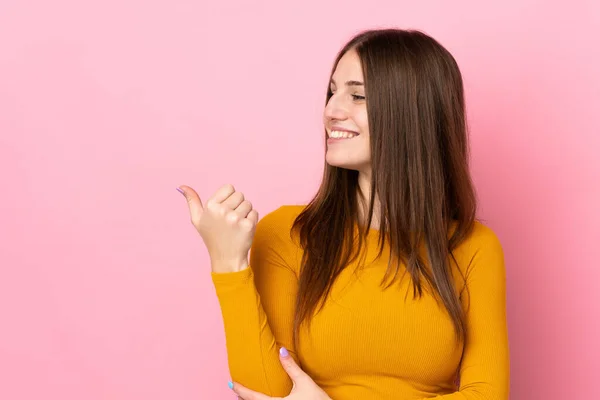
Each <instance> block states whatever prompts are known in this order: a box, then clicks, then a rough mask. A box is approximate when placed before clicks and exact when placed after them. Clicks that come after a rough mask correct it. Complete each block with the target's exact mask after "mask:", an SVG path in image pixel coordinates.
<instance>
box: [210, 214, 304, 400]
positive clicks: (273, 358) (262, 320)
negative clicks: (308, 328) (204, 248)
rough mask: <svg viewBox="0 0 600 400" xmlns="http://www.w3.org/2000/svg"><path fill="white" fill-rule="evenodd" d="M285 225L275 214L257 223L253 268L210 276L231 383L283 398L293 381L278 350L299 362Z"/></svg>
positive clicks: (292, 275) (293, 277)
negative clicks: (282, 350)
mask: <svg viewBox="0 0 600 400" xmlns="http://www.w3.org/2000/svg"><path fill="white" fill-rule="evenodd" d="M280 222H281V221H279V219H278V218H277V215H276V214H274V213H271V214H267V215H266V216H265V217H264V218H263V219H261V220H260V221H259V222H258V224H257V227H256V232H255V235H254V240H253V243H252V248H251V250H250V261H249V268H246V269H244V270H242V271H239V272H233V273H214V272H213V273H212V275H211V276H212V280H213V284H214V286H215V289H216V293H217V297H218V300H219V304H220V307H221V313H222V316H223V323H224V327H225V340H226V346H227V358H228V363H229V372H230V374H231V378H232V380H233V381H235V382H239V383H241V384H242V385H244V386H246V387H247V388H249V389H252V390H255V391H258V392H261V393H264V394H267V395H269V396H281V397H283V396H287V395H288V394H289V393H290V391H291V389H292V381H291V380H290V378H289V377H288V375H287V374H286V372H285V370H284V369H283V367H282V366H281V363H280V361H279V348H280V347H281V346H284V347H285V348H286V349H288V351H289V352H290V354H291V355H292V357H294V359H295V360H296V361H297V360H298V358H297V355H296V352H295V348H294V346H293V340H292V326H293V318H294V307H295V300H296V293H297V286H298V278H297V275H296V272H295V270H294V269H293V268H292V266H291V265H290V264H291V263H290V259H291V257H290V250H289V248H290V246H289V240H286V238H288V237H289V230H286V227H285V224H283V226H282V224H281V223H280Z"/></svg>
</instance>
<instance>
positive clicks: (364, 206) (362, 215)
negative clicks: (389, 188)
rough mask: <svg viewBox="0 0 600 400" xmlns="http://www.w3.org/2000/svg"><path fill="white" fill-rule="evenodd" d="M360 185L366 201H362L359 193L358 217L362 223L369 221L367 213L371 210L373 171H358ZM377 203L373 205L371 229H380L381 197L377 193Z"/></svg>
mask: <svg viewBox="0 0 600 400" xmlns="http://www.w3.org/2000/svg"><path fill="white" fill-rule="evenodd" d="M358 187H359V189H360V191H361V193H362V194H363V196H364V198H365V200H366V201H365V202H364V203H362V202H361V199H360V195H359V193H357V196H359V197H358V204H359V207H358V219H359V222H360V223H361V224H362V225H365V224H366V223H367V214H368V212H369V203H370V201H371V173H370V172H363V171H360V172H359V173H358ZM375 196H376V197H375V204H374V206H373V219H372V221H371V226H370V227H369V228H371V229H379V218H380V216H381V203H380V202H379V198H378V197H377V195H375Z"/></svg>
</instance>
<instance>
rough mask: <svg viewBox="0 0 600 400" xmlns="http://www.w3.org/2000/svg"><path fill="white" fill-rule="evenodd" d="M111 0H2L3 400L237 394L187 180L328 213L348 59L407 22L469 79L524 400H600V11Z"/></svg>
mask: <svg viewBox="0 0 600 400" xmlns="http://www.w3.org/2000/svg"><path fill="white" fill-rule="evenodd" d="M93 3H94V4H92V2H88V1H76V0H71V1H67V0H55V1H52V2H50V1H40V0H38V1H25V0H2V2H1V3H0V187H1V190H2V192H1V196H0V324H1V327H0V398H1V399H7V400H14V399H32V400H33V399H36V400H37V399H61V400H74V399H78V400H79V399H86V400H96V399H112V400H121V399H123V400H131V399H144V400H155V399H178V400H184V399H190V400H191V399H233V398H234V397H233V395H232V393H231V392H230V391H229V389H228V388H227V380H228V378H229V376H228V372H227V365H226V353H225V344H224V337H223V330H222V329H223V327H222V322H221V316H220V311H219V308H218V303H217V300H216V297H215V295H214V289H213V287H212V283H211V282H210V276H209V266H208V265H207V261H208V258H207V254H206V252H205V250H204V247H203V244H202V242H201V240H200V238H199V236H198V235H197V234H196V233H195V231H194V230H193V227H192V226H191V224H190V222H189V217H188V214H187V208H186V205H185V202H184V199H183V198H182V197H181V195H180V194H179V193H177V192H176V191H175V187H176V186H177V185H180V184H184V183H185V184H189V185H192V186H194V187H196V188H197V189H198V191H199V192H200V194H201V196H203V197H204V198H206V197H208V196H209V195H211V194H212V192H213V191H214V190H215V189H216V188H217V187H219V186H220V185H222V184H224V183H228V182H231V183H233V184H235V185H236V187H237V188H238V189H240V190H242V191H244V192H245V194H246V196H247V197H248V198H249V199H251V200H252V201H253V203H254V205H255V206H256V208H257V209H258V210H259V212H260V213H261V215H265V214H266V213H267V212H269V211H271V210H273V209H274V208H276V207H278V206H279V205H281V204H285V203H289V204H291V203H305V202H306V201H308V200H309V198H310V197H311V196H312V194H313V193H314V191H315V189H316V187H317V185H318V183H319V179H320V176H321V168H322V159H323V147H322V136H321V135H322V130H321V112H322V107H323V99H324V90H325V87H326V80H327V78H328V72H329V69H330V66H331V62H332V60H333V58H334V56H335V53H336V52H337V50H338V49H339V48H340V47H341V45H342V44H343V43H344V42H345V41H346V40H347V39H349V38H350V36H351V35H352V34H354V33H355V32H357V31H358V30H361V29H364V28H372V27H390V26H397V27H403V28H419V29H422V30H424V31H426V32H428V33H429V34H431V35H433V36H434V37H436V38H437V39H438V40H439V41H441V42H442V43H443V44H444V45H445V46H446V47H447V48H448V49H449V50H450V51H451V52H452V53H453V54H454V55H455V57H456V59H457V60H458V63H459V65H460V66H461V69H462V72H463V75H464V78H465V84H466V92H467V99H468V111H469V119H470V124H471V129H472V150H473V164H472V167H473V173H474V178H475V181H476V185H477V188H478V193H479V197H480V200H481V217H483V218H484V219H485V220H486V221H487V223H488V224H489V225H490V226H491V227H492V228H493V229H494V230H495V231H496V232H497V233H498V235H499V236H500V239H501V240H502V242H503V244H504V248H505V253H506V261H507V279H508V317H509V329H510V332H509V333H510V344H511V351H512V367H511V368H512V397H511V398H512V399H524V400H530V399H558V400H564V399H576V398H577V399H583V398H585V399H596V398H600V386H599V385H598V374H599V370H600V342H599V341H598V338H599V337H600V327H599V323H598V320H599V318H600V295H599V293H600V290H599V289H600V287H599V281H600V264H599V260H600V251H599V248H600V241H599V239H600V228H599V227H600V211H598V205H599V204H600V193H599V190H600V189H599V186H600V160H599V158H598V152H599V150H600V140H599V137H600V122H599V114H600V79H599V77H598V76H599V72H600V51H599V48H600V45H599V44H598V43H599V42H598V41H599V40H600V5H599V3H598V2H596V1H594V0H589V1H570V2H568V4H569V6H568V7H565V6H562V5H560V4H564V3H565V2H559V1H554V2H549V1H523V0H505V1H502V2H500V1H498V2H495V4H491V2H483V1H474V0H472V1H463V2H442V1H420V2H414V1H411V2H409V1H368V2H363V1H356V0H355V1H350V0H346V1H327V2H317V1H313V2H312V4H310V3H306V2H301V3H299V2H282V1H276V0H271V1H263V2H248V1H243V2H242V1H237V2H235V3H233V2H216V1H211V2H208V1H197V2H191V1H183V0H169V1H167V0H155V1H139V0H137V1H136V0H121V1H115V0H111V1H102V2H101V1H96V2H93ZM348 350H349V351H351V349H348Z"/></svg>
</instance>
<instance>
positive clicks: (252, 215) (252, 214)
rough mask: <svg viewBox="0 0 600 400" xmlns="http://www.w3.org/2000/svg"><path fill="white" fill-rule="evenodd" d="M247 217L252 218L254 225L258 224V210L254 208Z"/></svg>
mask: <svg viewBox="0 0 600 400" xmlns="http://www.w3.org/2000/svg"><path fill="white" fill-rule="evenodd" d="M246 219H248V220H250V222H252V223H253V224H254V225H256V224H257V223H258V211H256V210H254V209H253V210H252V211H250V212H249V213H248V216H247V217H246Z"/></svg>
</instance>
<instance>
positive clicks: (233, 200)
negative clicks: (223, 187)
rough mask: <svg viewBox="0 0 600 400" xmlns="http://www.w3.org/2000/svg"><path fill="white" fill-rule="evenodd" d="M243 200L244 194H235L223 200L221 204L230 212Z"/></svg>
mask: <svg viewBox="0 0 600 400" xmlns="http://www.w3.org/2000/svg"><path fill="white" fill-rule="evenodd" d="M244 200H245V199H244V194H243V193H242V192H235V193H232V194H231V196H229V197H228V198H226V199H225V200H223V201H222V202H221V204H223V205H225V206H227V207H228V208H229V209H230V210H235V209H236V208H238V207H239V205H240V204H242V202H243V201H244Z"/></svg>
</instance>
